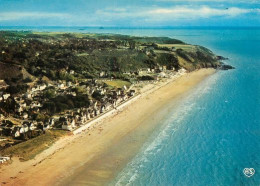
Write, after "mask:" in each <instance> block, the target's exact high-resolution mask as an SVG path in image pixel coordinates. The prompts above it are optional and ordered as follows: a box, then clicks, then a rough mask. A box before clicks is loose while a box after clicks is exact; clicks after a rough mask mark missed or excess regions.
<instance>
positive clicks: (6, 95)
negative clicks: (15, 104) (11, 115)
mask: <svg viewBox="0 0 260 186" xmlns="http://www.w3.org/2000/svg"><path fill="white" fill-rule="evenodd" d="M10 96H11V95H10V94H8V93H6V94H3V99H4V100H7V98H9V97H10Z"/></svg>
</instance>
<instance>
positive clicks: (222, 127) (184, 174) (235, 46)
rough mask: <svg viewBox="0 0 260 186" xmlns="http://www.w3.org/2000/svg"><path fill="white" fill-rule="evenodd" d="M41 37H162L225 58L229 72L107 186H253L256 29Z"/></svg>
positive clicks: (259, 55)
mask: <svg viewBox="0 0 260 186" xmlns="http://www.w3.org/2000/svg"><path fill="white" fill-rule="evenodd" d="M23 29H25V28H23ZM26 29H28V28H26ZM30 29H32V28H30ZM33 29H35V28H33ZM38 29H40V28H38ZM40 30H45V31H46V30H47V31H79V32H102V33H121V34H132V35H142V36H143V35H147V36H169V37H174V38H177V39H181V40H183V41H185V42H187V43H192V44H198V45H203V46H205V47H208V48H210V49H211V50H213V51H214V52H215V53H217V54H219V55H223V56H225V57H229V58H230V60H229V61H227V63H229V64H231V65H233V66H235V67H236V69H235V70H232V71H221V72H218V73H217V74H215V75H213V76H211V77H210V78H209V79H207V80H206V81H204V82H203V83H202V84H201V85H199V86H198V87H197V88H196V89H195V90H194V91H193V92H192V93H191V94H190V95H189V97H187V98H185V100H184V101H183V102H182V103H181V104H180V105H179V106H178V107H177V108H175V109H174V110H172V112H171V113H170V114H169V115H168V117H167V118H165V120H164V121H161V124H162V125H161V126H162V127H161V129H160V130H159V131H156V132H154V134H153V135H151V138H150V139H149V141H147V143H146V144H144V146H143V147H142V149H141V150H140V151H139V153H138V154H137V155H136V157H135V158H134V159H133V160H132V161H131V162H129V163H128V165H127V166H126V167H125V168H124V169H123V170H122V172H120V173H119V174H118V176H117V177H116V179H115V180H114V181H113V182H112V183H111V185H115V184H116V185H149V186H153V185H178V186H179V185H180V186H186V185H198V186H200V185H224V186H226V185H235V186H237V185H260V156H259V154H260V143H259V142H260V70H259V69H260V29H259V28H254V29H253V28H251V29H250V28H177V29H143V30H141V29H103V30H101V29H94V28H86V30H84V31H82V30H78V28H66V29H65V28H41V29H40ZM246 167H248V168H254V169H255V174H254V176H252V177H250V178H247V177H246V176H245V175H244V174H243V169H244V168H246Z"/></svg>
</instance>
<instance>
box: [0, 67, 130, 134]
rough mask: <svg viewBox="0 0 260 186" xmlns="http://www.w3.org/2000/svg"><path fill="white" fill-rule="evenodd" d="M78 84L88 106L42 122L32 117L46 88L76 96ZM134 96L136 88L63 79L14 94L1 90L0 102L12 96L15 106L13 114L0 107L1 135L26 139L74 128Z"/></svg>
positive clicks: (40, 110) (39, 109)
mask: <svg viewBox="0 0 260 186" xmlns="http://www.w3.org/2000/svg"><path fill="white" fill-rule="evenodd" d="M71 73H73V72H71ZM79 87H80V88H81V89H82V90H84V95H86V96H88V98H89V101H90V105H89V106H88V107H82V108H79V109H71V110H67V111H65V112H64V113H59V114H57V115H53V116H51V117H50V118H49V119H48V120H46V121H44V122H43V121H36V120H35V119H33V117H32V114H33V113H41V112H43V110H42V106H43V103H44V101H46V100H47V98H46V97H45V96H44V92H45V91H47V90H48V89H52V90H53V91H54V93H55V96H59V95H72V96H77V92H76V91H75V88H79ZM94 92H96V93H98V95H101V97H100V99H95V98H93V97H91V95H93V94H94ZM134 95H135V90H127V88H126V87H125V86H124V87H123V88H118V89H109V88H108V87H107V86H105V85H104V83H98V82H97V80H84V81H82V82H77V83H73V82H66V81H56V82H52V83H48V84H46V83H36V84H34V85H33V86H32V87H30V88H29V89H28V90H27V91H26V93H24V94H19V95H15V96H13V95H10V94H8V93H5V91H4V89H2V91H1V92H0V96H1V98H2V99H1V100H0V103H1V102H7V100H8V99H11V100H13V102H14V105H15V106H14V112H13V114H10V113H3V112H4V111H3V110H2V114H0V136H11V137H13V138H21V139H28V138H30V137H31V136H36V135H40V134H41V133H43V132H44V131H46V130H48V129H52V128H61V129H65V130H70V131H72V130H73V129H75V128H76V127H79V126H81V125H84V124H86V122H87V121H88V120H91V119H93V118H95V117H98V116H99V115H101V114H103V113H105V112H107V111H109V110H111V109H114V108H116V107H117V106H118V105H119V104H121V103H122V102H125V101H127V100H128V99H130V98H131V97H133V96H134ZM0 113H1V112H0ZM43 114H44V113H43Z"/></svg>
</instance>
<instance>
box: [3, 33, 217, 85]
mask: <svg viewBox="0 0 260 186" xmlns="http://www.w3.org/2000/svg"><path fill="white" fill-rule="evenodd" d="M0 51H2V53H1V54H0V61H1V62H3V63H4V64H8V65H7V66H6V65H2V66H1V68H0V79H6V78H16V77H19V78H22V79H24V78H28V77H29V78H32V76H35V77H43V76H44V77H47V78H49V79H50V80H57V79H65V80H70V81H71V80H74V79H75V78H99V77H100V73H103V72H105V74H106V77H114V78H120V79H127V77H126V75H124V74H125V72H137V71H138V70H139V69H141V68H147V67H150V68H155V67H158V66H161V65H164V66H167V68H168V69H172V68H173V67H174V68H175V69H179V68H185V69H187V70H189V71H192V70H195V69H197V68H204V67H214V68H216V67H217V66H219V65H220V63H219V61H218V59H217V57H216V56H215V55H214V54H213V53H212V52H211V51H210V50H208V49H206V48H204V47H200V46H194V45H189V44H186V43H184V42H182V41H180V40H176V39H172V38H168V37H135V36H126V35H117V34H116V35H115V34H88V33H87V34H86V33H59V32H30V31H26V32H14V31H0ZM17 65H18V66H17ZM69 70H74V71H75V74H73V75H72V74H67V72H68V71H69ZM27 72H28V73H30V74H31V75H32V76H30V74H28V73H27Z"/></svg>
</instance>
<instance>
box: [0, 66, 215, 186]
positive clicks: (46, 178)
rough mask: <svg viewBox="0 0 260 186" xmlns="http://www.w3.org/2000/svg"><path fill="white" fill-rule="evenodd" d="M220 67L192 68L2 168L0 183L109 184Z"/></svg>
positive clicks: (0, 169) (0, 170)
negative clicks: (83, 128) (171, 113)
mask: <svg viewBox="0 0 260 186" xmlns="http://www.w3.org/2000/svg"><path fill="white" fill-rule="evenodd" d="M214 72H215V70H214V69H201V70H198V71H194V72H192V73H188V74H186V75H184V76H182V77H180V78H178V79H177V80H175V81H172V82H170V83H168V84H166V85H165V86H162V87H160V88H158V89H157V90H155V91H150V92H148V93H144V94H142V95H141V97H140V98H139V99H138V100H137V101H135V102H133V103H131V104H130V105H128V106H127V107H125V108H124V110H122V111H120V112H119V113H117V114H116V115H113V116H111V117H109V118H107V119H105V120H103V121H102V122H99V123H97V124H95V125H94V126H93V128H92V129H90V130H87V131H85V132H83V133H81V134H79V135H75V136H68V137H64V138H63V139H61V140H59V141H58V142H57V143H55V144H54V145H53V146H51V147H50V148H49V149H48V150H46V151H44V152H43V153H41V154H39V155H38V156H36V158H35V159H33V160H30V161H27V162H19V160H18V158H14V159H13V163H12V164H10V165H5V166H2V167H1V168H0V185H1V184H2V185H104V184H106V183H108V182H109V181H111V180H112V179H113V178H114V177H115V176H116V175H117V173H118V172H119V171H120V170H122V168H123V167H124V166H125V165H126V164H127V162H129V161H130V160H131V159H132V158H133V157H134V156H135V154H136V152H137V151H138V150H139V149H140V148H141V147H142V145H143V144H144V142H145V141H146V140H147V138H148V137H149V136H150V135H151V133H152V132H153V131H154V130H156V129H157V128H158V127H160V125H159V124H160V121H161V120H162V119H163V118H164V117H165V115H167V113H168V112H169V110H170V109H172V108H173V107H174V106H176V105H177V104H178V102H179V101H181V99H182V98H183V97H185V95H187V94H188V93H189V91H191V90H192V89H193V88H194V87H195V86H197V85H198V84H199V83H200V82H202V81H203V80H205V79H206V78H207V77H208V76H209V75H211V74H213V73H214Z"/></svg>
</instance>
